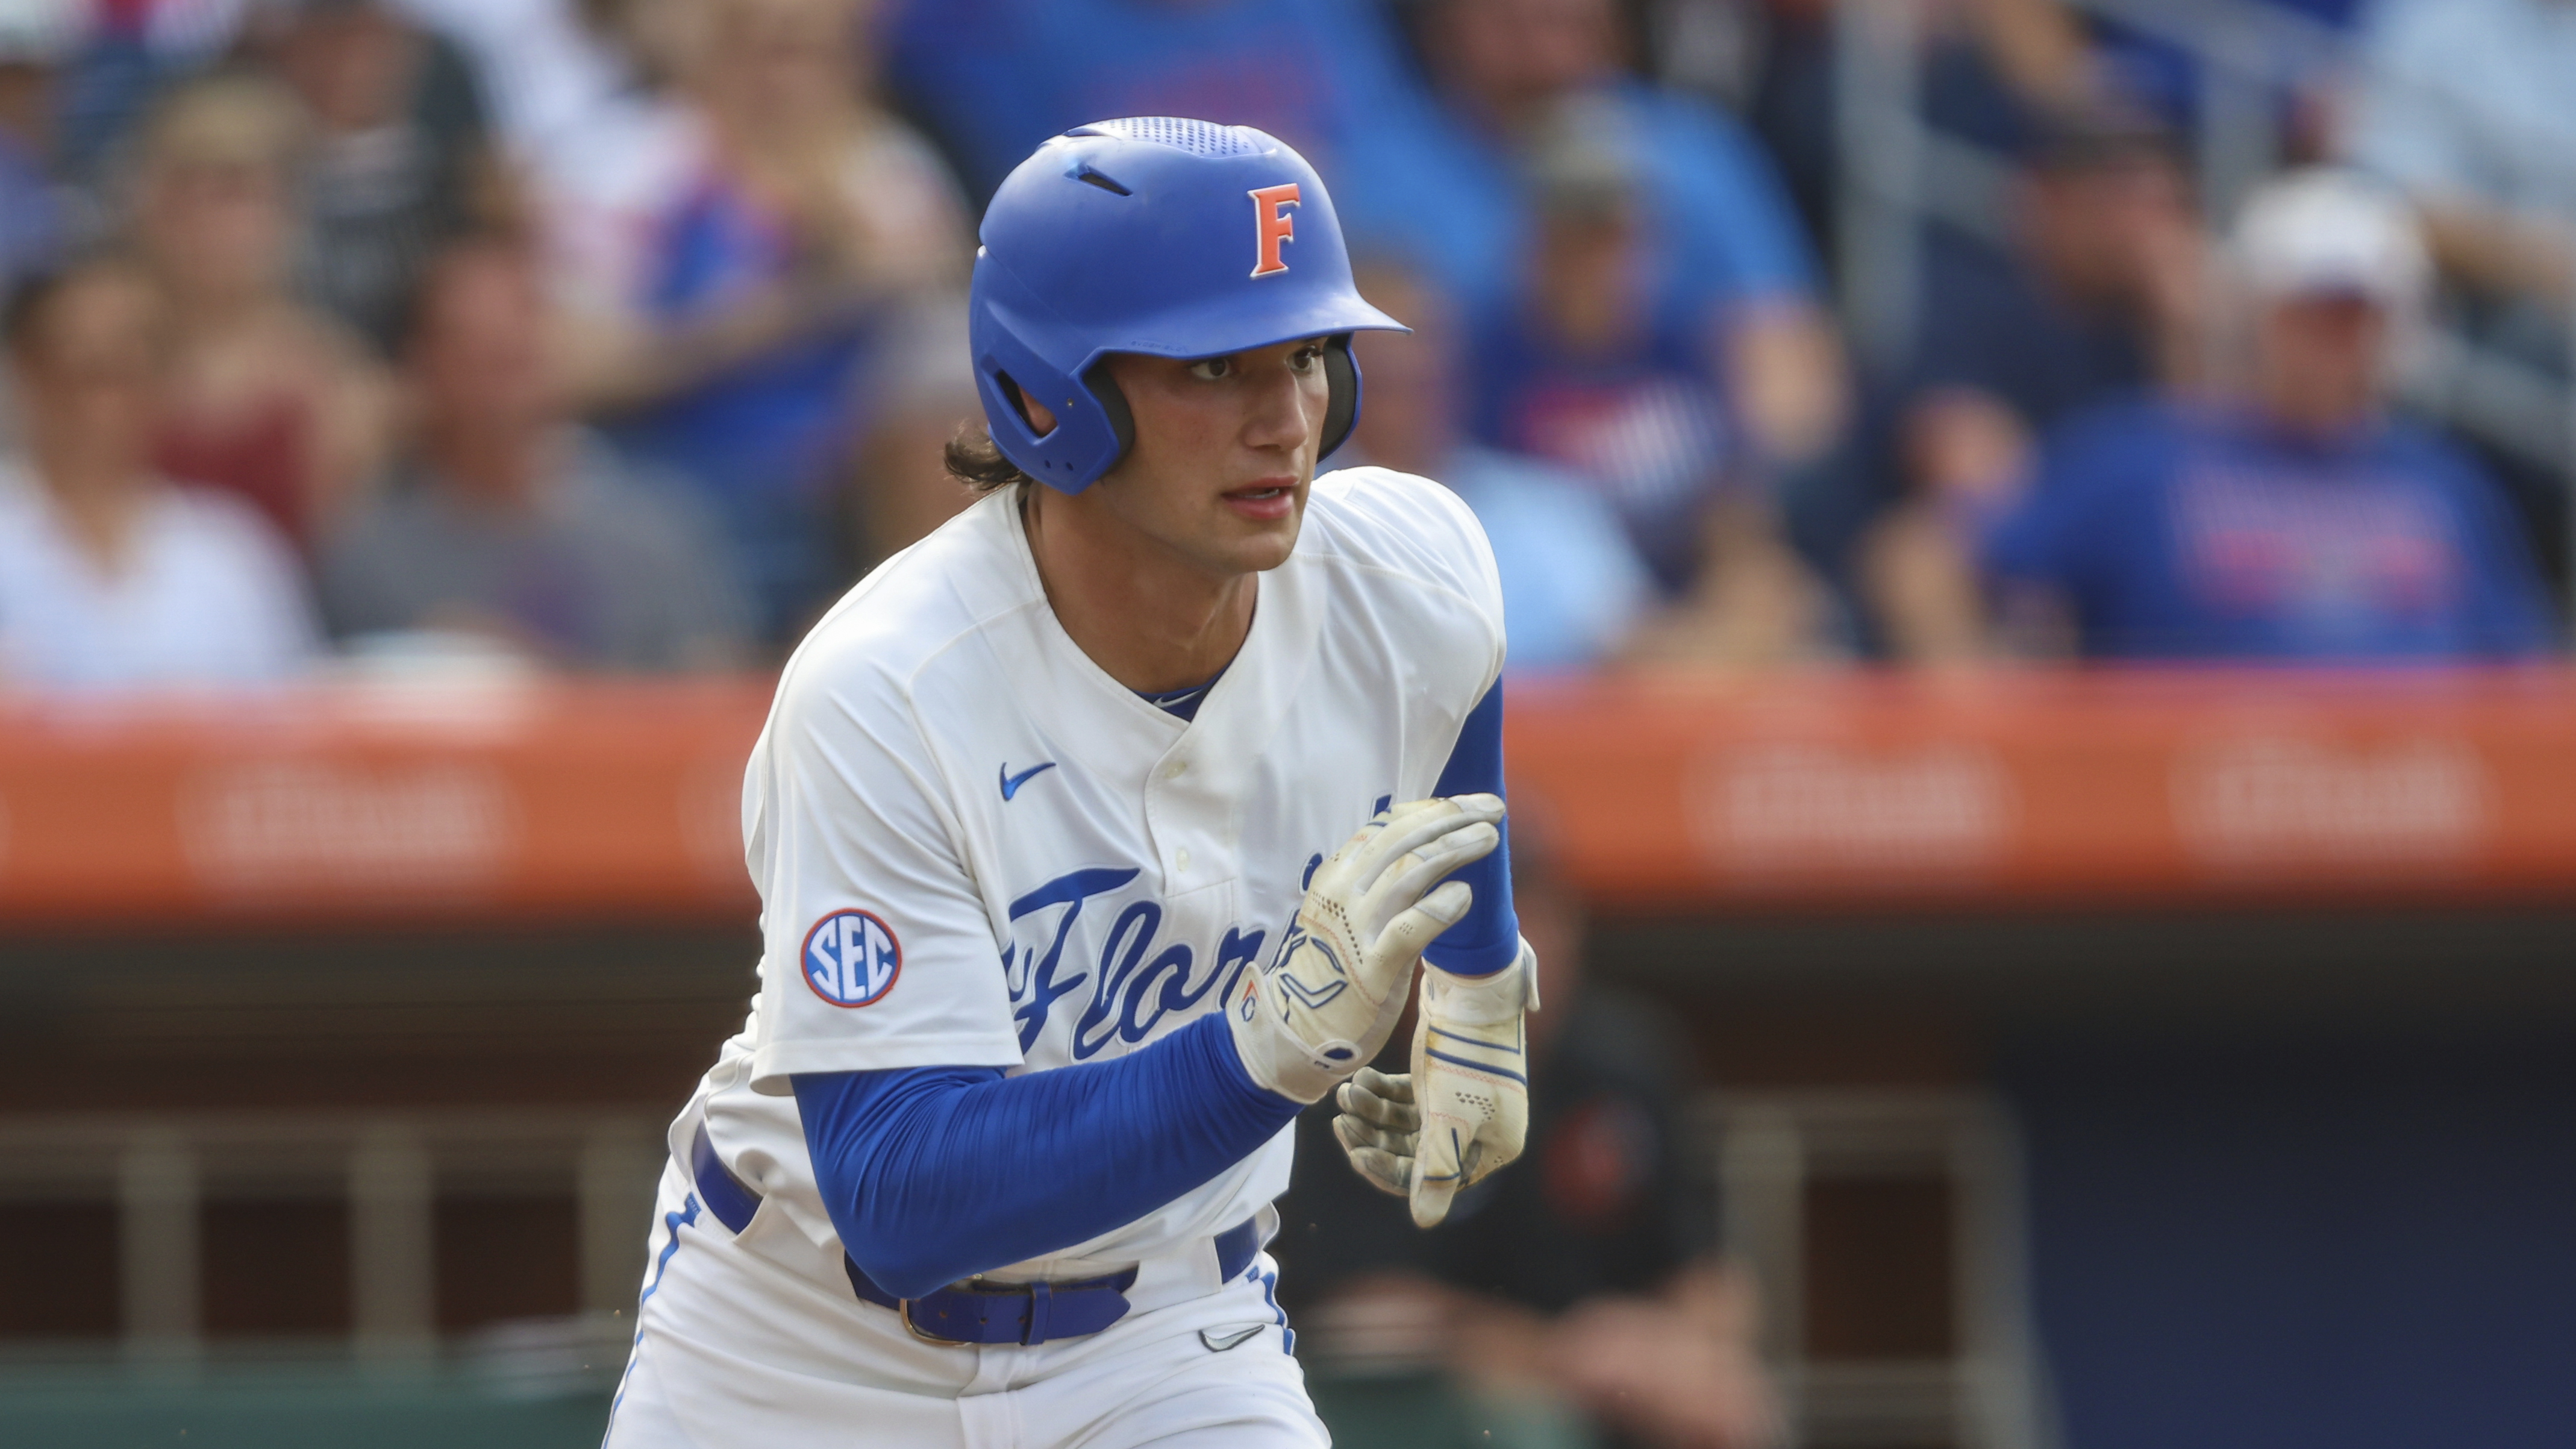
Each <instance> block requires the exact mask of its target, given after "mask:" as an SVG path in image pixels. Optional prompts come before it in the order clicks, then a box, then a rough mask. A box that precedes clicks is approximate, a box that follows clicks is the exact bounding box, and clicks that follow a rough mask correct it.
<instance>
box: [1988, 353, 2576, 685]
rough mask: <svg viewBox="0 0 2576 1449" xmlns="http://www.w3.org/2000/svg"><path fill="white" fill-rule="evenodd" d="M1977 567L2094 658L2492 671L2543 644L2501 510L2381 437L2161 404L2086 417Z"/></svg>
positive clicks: (2441, 451)
mask: <svg viewBox="0 0 2576 1449" xmlns="http://www.w3.org/2000/svg"><path fill="white" fill-rule="evenodd" d="M1986 564H1987V567H1988V569H1989V570H1990V571H1991V572H1992V573H1993V574H1995V575H1997V576H1999V577H2000V578H2003V579H2006V580H2017V581H2024V582H2035V583H2042V584H2047V585H2051V586H2054V587H2055V588H2056V589H2058V590H2061V591H2062V592H2063V593H2064V594H2065V595H2066V596H2067V598H2068V599H2069V601H2070V602H2071V603H2072V604H2073V605H2074V608H2075V613H2076V616H2077V620H2078V622H2079V624H2080V625H2081V628H2082V630H2083V638H2084V650H2085V652H2086V653H2087V654H2089V655H2095V656H2101V657H2110V658H2127V659H2151V658H2163V659H2265V660H2293V659H2298V660H2435V659H2506V658H2517V657H2523V656H2529V655H2535V654H2538V653H2541V652H2542V651H2544V650H2546V649H2547V648H2548V647H2549V646H2550V642H2551V623H2550V618H2549V612H2548V604H2547V602H2546V600H2545V598H2544V596H2543V594H2542V592H2541V586H2540V581H2539V577H2538V574H2537V572H2536V571H2535V570H2534V568H2533V566H2532V562H2531V557H2530V554H2529V551H2528V549H2527V548H2526V546H2525V544H2524V540H2523V538H2522V535H2521V532H2520V526H2519V524H2518V522H2517V521H2516V519H2515V518H2514V516H2513V515H2512V514H2511V512H2510V511H2509V509H2508V507H2507V505H2506V504H2505V502H2504V500H2503V498H2502V496H2501V495H2500V494H2499V493H2498V492H2497V490H2496V488H2495V487H2494V485H2493V484H2492V483H2491V482H2490V481H2489V480H2488V479H2487V477H2486V476H2485V475H2484V474H2483V473H2481V472H2480V471H2479V469H2478V468H2477V466H2476V465H2475V464H2473V463H2471V462H2470V461H2469V460H2468V459H2467V458H2466V457H2465V456H2463V455H2462V454H2460V453H2459V452H2458V451H2456V450H2455V449H2453V448H2452V447H2451V446H2450V445H2448V444H2446V443H2444V442H2442V441H2441V440H2440V439H2438V438H2436V437H2434V436H2433V435H2432V434H2430V433H2427V432H2425V431H2423V430H2421V429H2418V428H2415V427H2413V426H2410V425H2407V424H2404V423H2400V422H2394V421H2392V422H2388V423H2385V424H2383V425H2380V426H2376V427H2372V428H2369V429H2367V430H2362V431H2357V432H2355V433H2353V434H2350V435H2347V436H2344V437H2341V438H2335V439H2315V438H2304V437H2294V436H2291V435H2289V434H2287V433H2284V432H2283V431H2281V430H2280V429H2278V428H2276V427H2273V426H2271V425H2269V424H2266V423H2264V422H2262V421H2260V420H2259V419H2256V418H2254V417H2251V416H2249V415H2247V414H2245V413H2242V412H2234V411H2223V410H2217V409H2200V408H2189V407H2184V406H2181V405H2177V404H2171V403H2154V402H2151V403H2135V404H2123V405H2118V406H2114V407H2109V408H2104V409H2100V410H2097V411H2094V412H2091V413H2087V414H2084V415H2082V416H2079V417H2077V418H2075V419H2074V420H2072V421H2071V422H2069V423H2068V424H2067V425H2066V426H2065V427H2064V428H2062V429H2060V430H2059V432H2058V433H2057V435H2056V436H2054V437H2053V438H2051V439H2050V441H2049V446H2048V449H2047V457H2046V459H2045V461H2044V463H2043V466H2042V472H2041V477H2040V481H2039V485H2038V487H2037V489H2036V490H2035V491H2034V492H2033V494H2032V495H2031V497H2030V498H2029V500H2028V501H2027V502H2026V503H2025V504H2024V505H2023V506H2022V507H2021V509H2020V510H2019V511H2018V512H2017V513H2016V514H2014V515H2013V516H2011V517H2009V518H2007V519H2005V520H2004V521H2003V522H2002V523H2001V524H2000V526H1999V527H1998V528H1997V530H1996V531H1995V532H1994V533H1993V534H1992V535H1991V536H1990V537H1989V538H1988V540H1987V549H1986Z"/></svg>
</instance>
